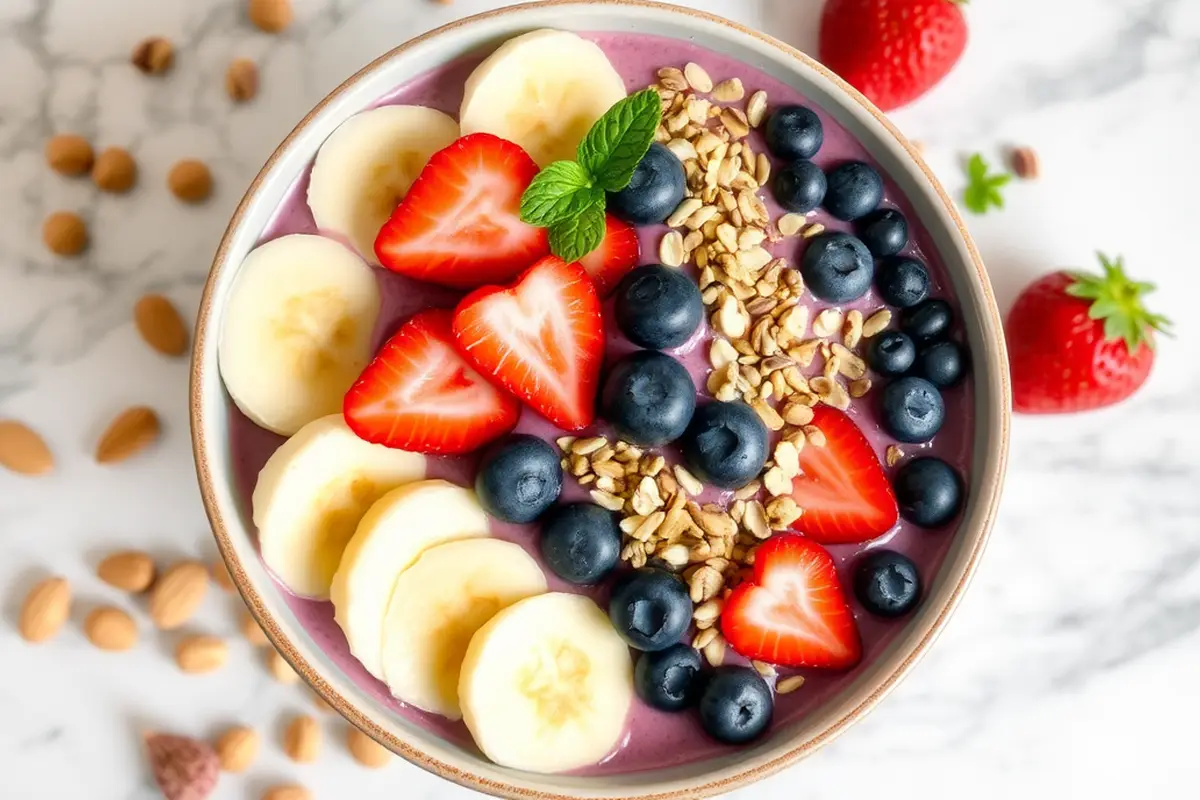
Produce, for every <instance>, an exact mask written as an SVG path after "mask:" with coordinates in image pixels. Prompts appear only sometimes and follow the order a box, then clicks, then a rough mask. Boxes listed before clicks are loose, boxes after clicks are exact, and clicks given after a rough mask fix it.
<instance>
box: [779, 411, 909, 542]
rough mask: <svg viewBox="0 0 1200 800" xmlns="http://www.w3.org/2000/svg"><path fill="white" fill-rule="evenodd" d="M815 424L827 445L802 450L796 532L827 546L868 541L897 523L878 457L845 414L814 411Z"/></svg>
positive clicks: (795, 496) (794, 489) (892, 497)
mask: <svg viewBox="0 0 1200 800" xmlns="http://www.w3.org/2000/svg"><path fill="white" fill-rule="evenodd" d="M810 425H811V426H812V427H814V428H816V429H818V430H820V431H821V433H822V434H823V435H824V437H825V443H824V444H823V445H820V446H817V445H815V444H813V443H810V444H809V445H808V446H807V447H804V448H803V449H802V450H801V451H800V474H799V475H798V476H796V478H794V479H793V481H792V498H793V499H794V500H795V501H796V505H798V506H800V508H802V509H804V513H803V514H801V515H800V518H799V519H798V520H796V522H795V523H793V524H792V527H793V529H795V530H797V531H799V532H801V533H803V534H805V535H807V536H808V537H809V538H811V539H815V540H816V541H818V542H821V543H822V544H843V543H847V542H865V541H868V540H870V539H874V538H875V537H877V536H880V535H882V534H884V533H887V532H888V531H889V530H891V527H892V526H893V525H895V524H896V519H897V514H898V512H897V508H896V497H895V495H893V494H892V487H891V484H889V483H888V479H887V476H886V475H885V474H884V472H883V466H882V465H881V464H880V463H879V457H878V456H876V455H875V451H874V449H872V447H871V444H870V443H869V442H868V441H867V438H866V437H865V436H863V433H862V431H861V430H859V428H858V426H857V425H855V424H854V421H853V420H851V419H850V417H849V415H847V414H846V413H845V412H844V411H839V410H837V409H836V408H833V407H831V406H827V405H818V406H816V407H815V408H813V419H812V422H811V423H810Z"/></svg>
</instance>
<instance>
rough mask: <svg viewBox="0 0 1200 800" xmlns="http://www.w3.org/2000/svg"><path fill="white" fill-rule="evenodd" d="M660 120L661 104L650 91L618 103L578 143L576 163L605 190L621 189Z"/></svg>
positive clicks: (651, 138) (639, 93)
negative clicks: (577, 161)
mask: <svg viewBox="0 0 1200 800" xmlns="http://www.w3.org/2000/svg"><path fill="white" fill-rule="evenodd" d="M661 120H662V101H661V100H660V99H659V97H658V92H656V91H654V90H653V89H646V90H644V91H641V92H638V93H637V94H632V95H630V96H629V97H626V98H624V99H623V100H620V101H618V102H617V103H616V104H614V105H613V107H612V108H610V109H609V110H608V111H606V112H604V116H602V117H600V119H598V120H596V123H595V124H594V125H592V127H591V130H589V131H588V132H587V136H585V137H583V141H582V142H580V143H579V151H578V155H577V158H578V160H579V163H580V164H581V165H582V166H583V168H584V169H586V170H587V171H588V172H589V173H590V174H591V175H592V178H593V179H594V180H595V182H596V184H597V185H599V186H600V187H602V188H603V189H604V190H605V191H608V192H617V191H620V190H621V189H624V188H625V187H626V186H628V185H629V179H630V178H632V177H633V170H634V168H635V167H636V166H637V165H638V162H640V161H641V160H642V157H643V156H644V155H646V151H647V150H649V149H650V145H651V144H652V143H653V142H654V131H655V130H656V129H657V128H658V123H659V122H660V121H661Z"/></svg>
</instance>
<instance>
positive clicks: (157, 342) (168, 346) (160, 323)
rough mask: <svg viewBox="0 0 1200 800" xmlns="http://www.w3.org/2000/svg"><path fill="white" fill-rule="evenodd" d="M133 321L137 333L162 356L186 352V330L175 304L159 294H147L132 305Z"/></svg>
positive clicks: (179, 354)
mask: <svg viewBox="0 0 1200 800" xmlns="http://www.w3.org/2000/svg"><path fill="white" fill-rule="evenodd" d="M133 321H134V323H135V324H136V325H137V329H138V333H140V334H141V335H142V338H143V339H145V340H146V344H148V345H150V346H151V347H153V348H154V349H155V350H157V351H158V352H160V353H162V354H163V355H164V356H181V355H183V354H184V353H186V352H187V346H188V332H187V328H186V327H184V324H183V318H182V317H180V316H179V312H178V311H177V310H176V309H175V305H174V304H173V303H172V302H171V301H170V300H168V299H167V298H165V297H163V296H162V295H161V294H148V295H145V296H143V297H142V299H141V300H138V301H137V305H135V306H134V307H133Z"/></svg>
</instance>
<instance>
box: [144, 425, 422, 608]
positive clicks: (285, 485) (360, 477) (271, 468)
mask: <svg viewBox="0 0 1200 800" xmlns="http://www.w3.org/2000/svg"><path fill="white" fill-rule="evenodd" d="M424 477H425V457H424V456H422V455H418V454H416V453H409V452H406V451H404V450H394V449H392V448H389V447H384V446H383V445H378V444H371V443H369V442H364V441H363V440H362V439H360V438H359V437H358V436H356V435H355V434H354V432H353V431H351V430H350V428H348V427H346V422H345V420H344V419H343V418H342V415H341V414H331V415H329V416H327V417H321V418H320V419H317V420H314V421H312V422H310V423H308V424H307V425H305V426H304V427H303V428H301V429H300V430H299V431H297V432H296V434H295V435H294V436H292V437H291V438H290V439H288V440H287V441H286V442H284V443H283V444H282V445H280V446H279V449H277V450H276V451H275V452H274V453H272V454H271V457H270V458H269V459H267V463H266V464H264V465H263V468H262V471H261V472H259V473H258V482H257V483H256V484H255V486H254V495H253V497H252V498H251V501H250V505H251V508H252V509H253V517H254V526H255V528H257V529H258V545H259V548H260V550H261V551H262V557H263V561H265V562H266V564H267V567H268V568H269V569H270V570H271V572H272V573H273V574H274V575H275V577H276V578H278V579H279V581H280V582H281V583H282V584H283V585H284V586H286V587H287V589H288V590H289V591H291V592H293V593H295V594H298V595H300V596H302V597H311V598H317V599H324V598H326V597H328V596H329V584H330V583H331V582H332V581H333V575H334V572H336V571H337V568H338V564H339V563H340V562H341V560H342V551H343V550H345V549H346V544H347V543H348V542H349V541H350V538H351V537H352V536H353V535H354V531H355V528H357V527H358V523H359V520H361V519H362V517H363V515H364V514H366V513H367V509H368V508H370V507H371V504H372V503H374V502H375V501H376V500H378V499H379V498H380V497H382V496H383V495H385V494H387V493H388V492H389V491H391V490H392V489H395V488H396V487H397V486H400V485H402V484H405V483H410V482H412V481H416V480H420V479H422V478H424ZM160 583H161V581H160Z"/></svg>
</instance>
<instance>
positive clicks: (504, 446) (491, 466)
mask: <svg viewBox="0 0 1200 800" xmlns="http://www.w3.org/2000/svg"><path fill="white" fill-rule="evenodd" d="M562 478H563V476H562V467H561V466H560V465H559V463H558V452H557V451H556V450H555V449H554V448H553V447H552V446H550V445H549V444H546V442H544V441H543V440H541V439H539V438H538V437H536V436H530V435H529V434H527V433H514V434H512V435H511V436H507V437H505V438H504V439H501V440H500V441H498V442H496V443H495V444H493V445H492V446H491V447H489V448H488V450H487V452H485V453H484V454H483V457H482V458H480V460H479V467H478V468H477V470H476V472H475V492H476V493H477V494H478V495H479V502H480V503H482V504H483V507H484V508H485V509H487V512H488V513H489V514H491V515H492V516H493V517H496V518H497V519H501V520H504V521H505V522H516V523H526V522H533V521H534V520H535V519H537V518H538V517H540V516H541V515H542V514H544V513H545V512H546V510H547V509H548V508H550V506H552V505H554V502H555V501H556V500H558V495H559V493H560V492H561V491H562Z"/></svg>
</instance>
